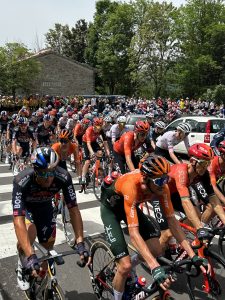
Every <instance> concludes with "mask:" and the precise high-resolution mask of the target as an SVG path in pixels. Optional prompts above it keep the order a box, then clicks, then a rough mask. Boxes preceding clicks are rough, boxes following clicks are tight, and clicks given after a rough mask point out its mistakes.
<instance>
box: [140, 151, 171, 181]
mask: <svg viewBox="0 0 225 300" xmlns="http://www.w3.org/2000/svg"><path fill="white" fill-rule="evenodd" d="M139 169H140V171H141V173H143V174H144V175H147V176H153V177H155V176H156V177H161V176H162V175H164V174H167V173H169V171H170V164H169V162H168V161H167V160H166V159H165V158H164V157H162V156H155V157H154V156H149V157H148V158H146V159H145V160H143V161H142V162H140V164H139Z"/></svg>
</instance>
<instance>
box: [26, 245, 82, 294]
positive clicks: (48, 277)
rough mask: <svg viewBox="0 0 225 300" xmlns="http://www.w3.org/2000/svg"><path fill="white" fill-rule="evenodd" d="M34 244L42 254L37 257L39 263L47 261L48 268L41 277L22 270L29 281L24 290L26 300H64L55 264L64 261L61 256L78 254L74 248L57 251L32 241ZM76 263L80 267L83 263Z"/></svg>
mask: <svg viewBox="0 0 225 300" xmlns="http://www.w3.org/2000/svg"><path fill="white" fill-rule="evenodd" d="M34 246H35V247H36V248H37V249H38V250H39V251H40V252H41V254H42V256H41V257H40V258H39V259H38V261H39V263H43V262H47V265H48V268H47V271H46V274H45V275H44V276H43V277H40V276H39V277H33V276H31V272H30V271H29V270H23V272H24V274H23V276H25V278H26V279H27V281H28V282H29V283H30V288H29V289H28V290H26V291H24V292H25V295H26V298H27V299H28V300H49V299H52V300H65V299H66V298H65V296H64V293H63V290H62V288H61V286H60V285H59V283H58V280H57V277H56V269H55V264H57V265H63V264H64V263H65V261H64V259H63V257H64V256H68V255H73V254H76V255H77V254H79V253H78V251H77V250H76V249H74V250H70V251H65V252H63V253H57V252H56V251H55V250H46V249H45V248H44V247H43V246H42V245H40V244H39V243H38V242H36V241H35V242H34ZM77 265H78V266H79V267H81V268H83V267H84V266H85V263H82V262H81V261H77Z"/></svg>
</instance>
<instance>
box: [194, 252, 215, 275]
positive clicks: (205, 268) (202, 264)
mask: <svg viewBox="0 0 225 300" xmlns="http://www.w3.org/2000/svg"><path fill="white" fill-rule="evenodd" d="M191 260H192V262H193V265H194V266H195V267H199V268H200V269H201V270H202V272H203V273H204V274H206V273H208V274H210V273H211V266H210V264H209V262H208V260H207V259H206V258H205V257H200V256H198V255H195V256H193V257H192V259H191Z"/></svg>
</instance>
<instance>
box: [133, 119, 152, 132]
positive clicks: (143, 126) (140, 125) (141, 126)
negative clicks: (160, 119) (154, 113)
mask: <svg viewBox="0 0 225 300" xmlns="http://www.w3.org/2000/svg"><path fill="white" fill-rule="evenodd" d="M149 129H150V125H149V123H148V122H147V121H137V122H136V123H135V126H134V131H136V132H148V131H149Z"/></svg>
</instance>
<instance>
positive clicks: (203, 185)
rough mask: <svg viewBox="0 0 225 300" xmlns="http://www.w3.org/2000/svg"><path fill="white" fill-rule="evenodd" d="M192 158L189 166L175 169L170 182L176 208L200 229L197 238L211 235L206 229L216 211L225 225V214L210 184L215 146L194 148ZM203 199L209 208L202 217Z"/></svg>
mask: <svg viewBox="0 0 225 300" xmlns="http://www.w3.org/2000/svg"><path fill="white" fill-rule="evenodd" d="M188 155H189V157H190V159H189V163H182V164H175V165H173V166H171V170H170V173H169V176H170V181H169V183H168V186H169V189H170V193H171V199H172V203H173V207H174V209H175V210H177V211H180V212H184V213H185V215H186V216H187V219H188V220H189V222H191V225H192V226H194V227H195V228H196V229H198V231H197V236H198V234H199V235H201V234H202V232H203V231H205V234H206V235H207V234H208V233H207V228H206V229H204V230H203V227H204V224H207V223H208V222H209V221H210V218H211V214H212V209H214V212H215V213H216V214H217V215H218V216H219V217H220V218H221V220H222V222H223V224H225V213H224V211H223V207H222V205H221V203H220V201H219V199H218V198H217V197H216V195H215V193H214V190H213V187H212V185H211V184H210V175H209V171H208V170H207V168H208V167H209V165H210V162H211V161H212V159H213V156H214V155H213V151H212V149H211V147H210V146H208V145H206V144H204V143H196V144H194V145H192V146H191V147H190V148H189V151H188ZM190 187H191V192H190V191H189V188H190ZM196 198H197V199H196ZM199 200H201V201H203V202H204V203H205V205H207V206H206V210H205V211H204V213H203V214H202V216H201V214H200V213H199V210H198V209H197V206H198V204H199Z"/></svg>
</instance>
